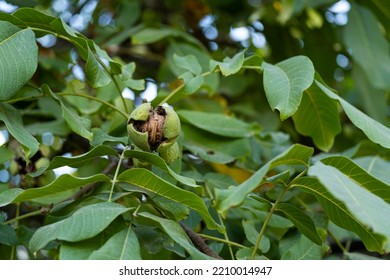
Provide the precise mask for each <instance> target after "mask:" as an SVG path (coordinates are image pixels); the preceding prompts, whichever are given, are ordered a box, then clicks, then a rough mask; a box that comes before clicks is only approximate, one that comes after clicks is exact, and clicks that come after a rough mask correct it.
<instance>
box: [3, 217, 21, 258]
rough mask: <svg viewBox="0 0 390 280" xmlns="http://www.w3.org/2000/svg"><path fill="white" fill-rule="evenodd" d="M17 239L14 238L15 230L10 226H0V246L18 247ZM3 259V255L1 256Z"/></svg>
mask: <svg viewBox="0 0 390 280" xmlns="http://www.w3.org/2000/svg"><path fill="white" fill-rule="evenodd" d="M18 243H19V241H18V237H17V236H16V232H15V229H14V228H12V227H11V226H10V225H4V224H0V244H6V245H8V246H12V245H13V246H15V245H18ZM2 256H3V257H4V255H2Z"/></svg>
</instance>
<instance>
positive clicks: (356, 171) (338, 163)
mask: <svg viewBox="0 0 390 280" xmlns="http://www.w3.org/2000/svg"><path fill="white" fill-rule="evenodd" d="M321 161H322V162H323V163H325V164H326V165H329V166H333V167H335V168H337V169H338V170H339V171H341V172H342V173H344V175H345V176H347V177H349V179H350V180H351V181H353V182H355V183H358V184H359V185H360V186H361V187H363V188H365V189H366V190H368V191H369V192H371V193H372V194H374V195H376V196H378V197H380V198H382V199H383V200H384V201H386V202H387V203H390V185H388V184H386V183H384V182H382V181H381V180H379V179H377V178H375V177H374V176H372V175H370V174H369V173H368V172H366V171H365V170H364V169H362V168H361V167H359V166H358V165H357V164H356V163H354V162H353V161H352V160H350V159H349V158H346V157H342V156H332V157H327V158H324V159H323V160H321ZM372 164H375V161H374V162H372ZM389 170H390V169H387V173H388V171H389ZM387 176H388V175H387Z"/></svg>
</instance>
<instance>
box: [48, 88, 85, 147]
mask: <svg viewBox="0 0 390 280" xmlns="http://www.w3.org/2000/svg"><path fill="white" fill-rule="evenodd" d="M42 91H43V92H44V93H46V94H49V95H51V97H53V99H54V100H55V101H56V102H57V103H59V104H60V105H61V109H62V116H63V118H64V119H65V121H66V123H67V124H68V125H69V128H70V129H72V130H73V131H74V132H75V133H77V134H78V135H80V136H82V137H84V138H86V139H88V140H90V141H92V139H93V134H92V132H90V128H91V120H89V119H86V118H83V117H80V116H79V115H77V114H76V112H74V110H72V109H71V108H70V107H68V106H66V105H65V103H64V102H63V101H62V99H61V98H60V97H58V96H57V95H55V94H54V93H53V92H52V90H51V89H50V88H49V86H48V85H46V84H44V85H42Z"/></svg>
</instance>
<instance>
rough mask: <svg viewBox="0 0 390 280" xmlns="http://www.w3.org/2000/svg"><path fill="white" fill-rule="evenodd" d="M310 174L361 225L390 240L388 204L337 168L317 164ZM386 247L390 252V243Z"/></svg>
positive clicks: (389, 208) (310, 170) (389, 207)
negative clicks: (343, 205) (342, 204)
mask: <svg viewBox="0 0 390 280" xmlns="http://www.w3.org/2000/svg"><path fill="white" fill-rule="evenodd" d="M308 174H309V175H311V176H316V177H317V178H318V179H319V180H320V182H321V183H322V184H323V185H324V187H325V188H326V189H327V190H328V191H329V192H330V193H331V194H332V195H333V196H334V197H335V198H336V199H338V200H339V201H341V202H342V203H344V204H345V206H346V208H347V209H348V210H349V212H350V213H351V215H353V216H354V217H356V219H357V220H358V221H359V222H360V223H361V224H363V225H364V226H365V227H367V228H370V229H371V230H372V231H373V232H374V233H375V234H378V235H382V236H384V237H385V238H386V239H387V240H390V220H389V219H388V218H387V215H386V213H390V205H389V204H388V203H386V202H385V201H384V200H383V199H381V198H380V197H378V196H376V195H374V194H373V193H371V192H369V191H368V190H367V189H365V188H364V187H363V186H362V183H361V182H356V181H354V180H353V179H352V178H350V177H348V176H347V175H345V174H344V173H342V172H341V171H339V170H338V169H336V168H335V167H333V166H329V165H325V164H323V163H322V162H316V164H315V165H314V166H312V167H310V169H309V173H308ZM378 213H383V214H384V215H378ZM356 233H357V232H356ZM357 234H358V233H357ZM385 246H386V247H385V250H386V251H390V243H387V244H386V245H385Z"/></svg>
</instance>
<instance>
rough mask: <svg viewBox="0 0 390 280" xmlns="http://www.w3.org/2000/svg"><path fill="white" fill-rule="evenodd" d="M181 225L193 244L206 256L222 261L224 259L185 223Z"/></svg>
mask: <svg viewBox="0 0 390 280" xmlns="http://www.w3.org/2000/svg"><path fill="white" fill-rule="evenodd" d="M179 224H180V225H181V227H182V228H183V230H184V232H185V233H186V234H187V236H188V237H189V238H190V239H191V241H192V243H194V245H195V246H196V247H197V248H198V249H199V250H200V251H201V252H203V253H205V254H206V255H208V256H210V257H212V258H215V259H220V260H222V258H221V257H220V256H219V255H218V254H217V253H216V252H214V251H213V249H211V248H210V247H209V246H208V245H207V244H206V242H205V241H204V240H203V238H202V237H200V236H199V235H198V234H197V233H196V232H194V231H193V230H192V229H190V228H189V227H188V226H186V225H185V224H184V223H183V222H179Z"/></svg>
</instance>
